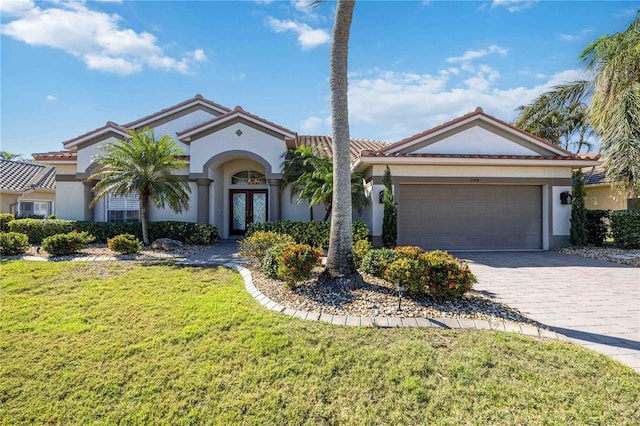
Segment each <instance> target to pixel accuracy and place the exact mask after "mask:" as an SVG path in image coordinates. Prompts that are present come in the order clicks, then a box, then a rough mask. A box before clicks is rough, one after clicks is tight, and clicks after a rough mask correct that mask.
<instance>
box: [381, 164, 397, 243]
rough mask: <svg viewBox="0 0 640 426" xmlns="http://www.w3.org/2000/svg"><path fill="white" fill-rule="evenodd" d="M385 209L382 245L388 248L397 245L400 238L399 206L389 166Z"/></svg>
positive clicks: (385, 177) (384, 180) (385, 181)
mask: <svg viewBox="0 0 640 426" xmlns="http://www.w3.org/2000/svg"><path fill="white" fill-rule="evenodd" d="M382 182H383V183H384V194H383V201H384V211H383V216H382V245H383V246H384V247H387V248H391V247H395V245H396V242H397V240H398V206H397V205H396V202H395V200H394V199H393V184H392V182H391V170H389V166H387V168H386V169H384V178H383V180H382Z"/></svg>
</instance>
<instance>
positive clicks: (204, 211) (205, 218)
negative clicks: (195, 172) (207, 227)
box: [195, 178, 213, 223]
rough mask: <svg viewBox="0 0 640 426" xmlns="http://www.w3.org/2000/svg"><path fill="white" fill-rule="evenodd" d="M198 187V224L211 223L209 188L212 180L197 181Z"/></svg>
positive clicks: (200, 179) (202, 179)
mask: <svg viewBox="0 0 640 426" xmlns="http://www.w3.org/2000/svg"><path fill="white" fill-rule="evenodd" d="M195 181H196V185H198V223H209V186H210V185H211V182H213V181H212V180H211V179H207V178H199V179H196V180H195Z"/></svg>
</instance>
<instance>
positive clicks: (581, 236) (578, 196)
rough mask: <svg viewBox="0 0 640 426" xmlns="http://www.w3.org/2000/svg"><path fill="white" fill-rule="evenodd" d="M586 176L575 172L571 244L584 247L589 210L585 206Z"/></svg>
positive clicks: (570, 231)
mask: <svg viewBox="0 0 640 426" xmlns="http://www.w3.org/2000/svg"><path fill="white" fill-rule="evenodd" d="M584 197H585V192H584V176H583V175H582V173H581V172H580V171H579V170H578V171H575V172H573V191H572V199H571V228H570V230H569V243H571V245H573V246H583V245H585V244H586V242H587V210H586V208H585V206H584Z"/></svg>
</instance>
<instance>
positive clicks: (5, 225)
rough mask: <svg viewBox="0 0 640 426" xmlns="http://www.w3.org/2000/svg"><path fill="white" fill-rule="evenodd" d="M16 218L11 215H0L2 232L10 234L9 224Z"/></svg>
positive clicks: (0, 229) (0, 230)
mask: <svg viewBox="0 0 640 426" xmlns="http://www.w3.org/2000/svg"><path fill="white" fill-rule="evenodd" d="M15 218H16V217H15V216H14V215H12V214H11V213H0V232H9V222H11V221H12V220H15Z"/></svg>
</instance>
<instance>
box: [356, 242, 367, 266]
mask: <svg viewBox="0 0 640 426" xmlns="http://www.w3.org/2000/svg"><path fill="white" fill-rule="evenodd" d="M370 251H371V243H370V242H369V240H360V241H356V242H355V243H354V244H353V263H355V265H356V268H357V269H360V267H361V266H362V259H364V256H365V255H366V254H367V253H369V252H370Z"/></svg>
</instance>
